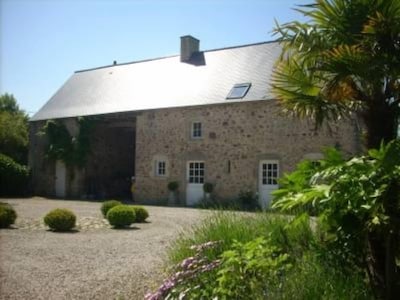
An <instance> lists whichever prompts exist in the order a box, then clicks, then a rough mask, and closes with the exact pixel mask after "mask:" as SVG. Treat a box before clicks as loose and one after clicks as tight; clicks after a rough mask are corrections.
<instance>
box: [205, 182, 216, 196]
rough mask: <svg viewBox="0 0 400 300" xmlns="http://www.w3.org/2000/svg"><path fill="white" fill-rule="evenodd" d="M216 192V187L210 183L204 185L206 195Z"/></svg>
mask: <svg viewBox="0 0 400 300" xmlns="http://www.w3.org/2000/svg"><path fill="white" fill-rule="evenodd" d="M213 190H214V185H213V184H212V183H210V182H206V183H204V184H203V191H204V193H207V194H211V193H212V192H213Z"/></svg>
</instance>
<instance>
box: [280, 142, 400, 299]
mask: <svg viewBox="0 0 400 300" xmlns="http://www.w3.org/2000/svg"><path fill="white" fill-rule="evenodd" d="M399 153H400V140H395V141H393V142H391V143H389V144H388V145H382V146H381V147H380V149H378V150H375V149H374V150H370V151H369V152H368V154H367V155H365V156H361V157H355V158H352V159H350V160H348V161H346V160H344V159H342V158H341V156H340V154H339V153H338V152H337V151H336V150H333V149H332V150H330V151H328V152H327V154H326V155H325V159H323V160H322V161H321V164H320V165H319V166H317V167H315V165H313V164H310V163H309V162H302V163H300V164H299V166H298V168H297V170H296V171H295V172H293V173H291V174H288V175H285V177H284V178H283V179H282V180H281V182H280V183H281V188H280V189H279V190H277V191H276V192H275V193H274V194H275V197H276V198H275V202H274V207H275V208H279V209H281V210H289V211H292V210H293V209H296V208H298V209H299V208H300V209H304V208H305V209H307V210H308V209H309V207H310V206H312V207H314V208H315V209H314V211H317V212H318V213H317V214H318V216H319V218H320V221H321V222H322V224H323V225H324V228H325V229H326V230H327V234H328V235H327V237H326V238H327V239H328V241H329V242H330V244H331V246H332V247H333V248H334V251H335V252H336V253H337V254H338V255H340V256H342V257H343V259H344V260H345V261H352V262H356V263H357V264H358V265H359V266H360V267H362V268H364V269H365V270H366V271H367V272H368V274H369V276H370V277H369V278H370V280H371V283H372V284H373V285H376V289H378V286H379V285H380V284H382V283H379V282H376V280H377V278H376V277H377V276H378V277H379V272H380V271H381V272H383V273H384V274H385V271H384V270H376V269H375V268H374V265H373V264H370V263H369V261H370V260H371V259H374V258H375V257H376V255H375V253H373V251H374V248H373V247H371V246H372V245H371V244H370V239H371V238H372V237H373V238H377V237H386V238H390V239H392V240H393V244H392V248H391V250H392V251H393V258H392V259H393V260H394V261H392V262H391V263H392V264H393V265H394V269H393V272H394V273H393V274H391V275H392V276H391V277H386V280H385V279H384V278H382V280H384V281H385V282H384V283H383V284H384V285H385V286H389V282H388V280H393V285H395V287H393V289H396V288H397V289H398V288H399V287H400V286H399V284H400V266H399V265H397V266H396V263H395V260H396V259H397V260H398V261H400V231H399V228H400V227H399V225H400V197H399V196H398V194H396V193H393V189H394V188H398V186H399V185H400V155H399ZM393 197H394V199H392V198H393ZM388 201H389V202H390V203H391V204H390V206H387V205H383V204H384V203H386V202H388ZM383 241H385V239H384V238H382V240H381V242H383ZM375 267H379V266H375ZM387 271H388V270H386V272H387ZM390 295H392V294H389V295H388V294H386V298H387V299H390V297H391V296H390ZM378 296H380V297H383V296H382V294H378Z"/></svg>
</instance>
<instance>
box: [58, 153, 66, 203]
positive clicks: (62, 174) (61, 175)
mask: <svg viewBox="0 0 400 300" xmlns="http://www.w3.org/2000/svg"><path fill="white" fill-rule="evenodd" d="M65 178H66V170H65V164H64V163H63V162H62V161H61V160H57V161H56V196H57V197H59V198H64V197H65Z"/></svg>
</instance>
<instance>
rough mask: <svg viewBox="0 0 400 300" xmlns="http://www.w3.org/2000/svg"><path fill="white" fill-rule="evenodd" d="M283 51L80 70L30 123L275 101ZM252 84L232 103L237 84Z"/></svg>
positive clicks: (208, 54) (268, 48) (269, 48)
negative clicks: (276, 69)
mask: <svg viewBox="0 0 400 300" xmlns="http://www.w3.org/2000/svg"><path fill="white" fill-rule="evenodd" d="M280 53H281V46H280V45H279V44H278V43H276V42H265V43H258V44H251V45H244V46H237V47H231V48H224V49H216V50H208V51H203V52H200V53H199V55H198V56H197V57H194V59H195V61H194V63H195V64H188V63H183V62H180V57H179V55H177V56H171V57H165V58H158V59H152V60H146V61H138V62H132V63H125V64H117V65H111V66H105V67H100V68H94V69H89V70H82V71H76V72H75V73H74V74H73V75H72V76H71V77H70V78H69V79H68V80H67V82H66V83H65V84H64V85H63V86H62V87H61V88H60V89H59V90H58V91H57V92H56V93H55V94H54V96H53V97H51V99H50V100H49V101H48V102H47V103H46V104H45V105H44V106H43V107H42V108H41V109H40V110H39V111H38V112H37V113H36V114H35V115H34V116H33V117H32V119H31V121H38V120H46V119H57V118H66V117H76V116H88V115H97V114H109V113H117V112H126V111H140V110H148V109H157V108H169V107H183V106H197V105H209V104H218V103H228V102H238V101H239V102H243V101H255V100H267V99H271V98H272V95H271V93H270V86H269V81H270V77H271V73H272V70H273V66H274V63H275V61H276V59H277V58H278V56H279V55H280ZM240 83H251V87H250V89H249V91H248V93H247V94H246V96H245V97H244V98H242V99H234V100H233V99H230V100H227V99H226V96H227V95H228V93H229V91H230V90H231V89H232V87H233V86H234V85H235V84H240Z"/></svg>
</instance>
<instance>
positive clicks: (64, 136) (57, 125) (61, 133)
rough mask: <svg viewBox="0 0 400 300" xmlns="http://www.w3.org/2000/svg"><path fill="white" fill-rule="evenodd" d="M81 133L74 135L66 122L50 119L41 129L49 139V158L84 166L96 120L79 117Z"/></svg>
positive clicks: (71, 164)
mask: <svg viewBox="0 0 400 300" xmlns="http://www.w3.org/2000/svg"><path fill="white" fill-rule="evenodd" d="M78 125H79V133H78V136H76V137H73V136H71V134H70V133H69V132H68V129H67V127H66V126H65V124H64V123H62V122H60V121H59V120H48V121H47V122H46V124H45V125H44V126H43V128H42V130H41V134H43V135H45V136H46V137H47V140H48V146H47V149H46V154H47V156H48V157H49V158H51V159H55V160H61V161H63V162H64V163H65V164H66V165H67V166H70V167H73V166H77V167H80V168H81V167H83V166H84V165H85V163H86V161H87V157H88V155H89V154H90V134H91V131H92V128H93V126H94V120H93V119H90V118H83V117H80V118H78Z"/></svg>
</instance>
